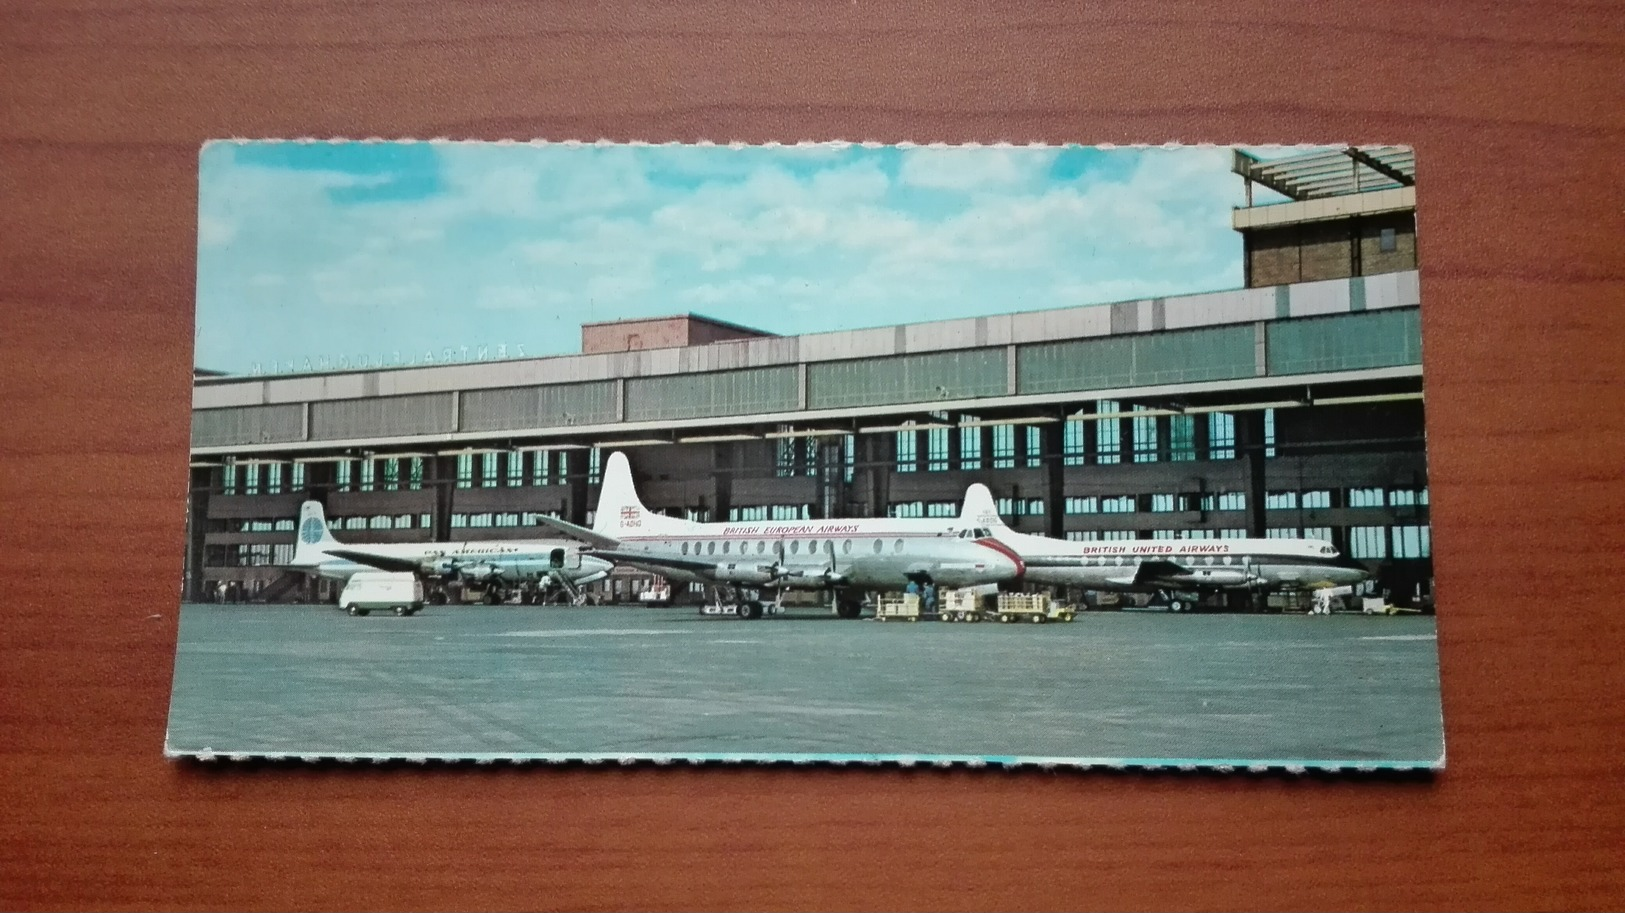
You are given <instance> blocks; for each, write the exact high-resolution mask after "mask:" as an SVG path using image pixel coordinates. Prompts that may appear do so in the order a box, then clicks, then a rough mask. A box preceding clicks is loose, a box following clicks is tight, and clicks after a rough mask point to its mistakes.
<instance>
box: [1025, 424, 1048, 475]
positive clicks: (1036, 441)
mask: <svg viewBox="0 0 1625 913" xmlns="http://www.w3.org/2000/svg"><path fill="white" fill-rule="evenodd" d="M1026 462H1027V468H1028V469H1037V468H1038V467H1040V466H1042V465H1044V432H1043V430H1042V429H1040V428H1039V427H1038V426H1037V425H1028V426H1027V461H1026Z"/></svg>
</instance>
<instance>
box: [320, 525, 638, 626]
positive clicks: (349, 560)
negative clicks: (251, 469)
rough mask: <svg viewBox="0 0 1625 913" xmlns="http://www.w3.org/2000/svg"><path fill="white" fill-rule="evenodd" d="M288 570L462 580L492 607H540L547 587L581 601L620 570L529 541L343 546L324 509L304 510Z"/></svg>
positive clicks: (573, 550) (546, 542) (554, 544)
mask: <svg viewBox="0 0 1625 913" xmlns="http://www.w3.org/2000/svg"><path fill="white" fill-rule="evenodd" d="M288 566H289V567H290V568H294V569H297V570H303V571H305V572H307V573H315V574H319V575H320V576H322V577H327V578H330V579H334V580H349V579H350V577H351V576H352V575H354V574H356V573H357V572H359V571H368V570H381V571H395V572H399V573H411V574H415V575H417V576H418V577H419V578H420V579H423V580H425V581H429V582H434V583H440V584H445V583H449V582H451V581H454V580H455V581H460V582H463V583H466V584H472V585H474V586H477V587H480V588H481V589H482V590H484V598H485V601H486V602H488V603H496V602H502V601H504V600H506V599H507V598H508V596H510V595H512V594H514V593H518V594H519V595H520V596H521V597H524V598H528V599H530V600H531V601H537V600H538V599H539V597H540V596H541V595H542V594H543V593H545V591H546V588H547V586H548V585H549V584H554V585H557V586H559V587H560V588H562V589H563V590H565V592H567V593H569V594H570V595H571V596H572V597H575V596H576V595H577V594H578V592H579V588H580V587H582V586H585V585H586V584H589V583H594V582H596V581H599V580H602V579H604V578H605V577H607V576H609V572H610V571H611V570H612V569H613V568H614V565H613V564H611V563H610V562H608V561H605V560H603V559H601V558H594V557H590V556H587V555H583V554H581V546H580V544H579V543H577V542H575V541H573V540H558V539H530V540H517V539H516V540H491V541H483V542H411V543H388V544H373V545H345V544H343V543H341V542H339V541H338V540H337V539H335V538H333V533H332V532H331V531H330V530H329V529H328V527H327V518H326V515H325V513H324V512H323V510H322V505H321V504H320V503H319V502H317V501H306V502H305V503H304V504H302V505H300V508H299V544H298V546H297V547H296V548H295V549H294V553H293V560H292V561H291V562H289V565H288Z"/></svg>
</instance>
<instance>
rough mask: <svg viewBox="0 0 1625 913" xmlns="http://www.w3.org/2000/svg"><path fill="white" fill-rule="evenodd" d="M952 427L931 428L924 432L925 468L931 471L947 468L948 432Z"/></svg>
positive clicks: (940, 470) (945, 469) (941, 470)
mask: <svg viewBox="0 0 1625 913" xmlns="http://www.w3.org/2000/svg"><path fill="white" fill-rule="evenodd" d="M952 431H953V429H952V428H932V429H931V430H929V431H927V432H926V434H925V459H926V466H925V468H926V469H928V470H930V471H932V472H945V471H947V469H948V434H949V433H950V432H952Z"/></svg>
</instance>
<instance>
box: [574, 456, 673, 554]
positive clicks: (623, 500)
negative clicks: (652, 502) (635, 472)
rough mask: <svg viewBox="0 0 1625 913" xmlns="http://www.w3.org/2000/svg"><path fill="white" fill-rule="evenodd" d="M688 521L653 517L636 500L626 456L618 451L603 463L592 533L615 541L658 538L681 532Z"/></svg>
mask: <svg viewBox="0 0 1625 913" xmlns="http://www.w3.org/2000/svg"><path fill="white" fill-rule="evenodd" d="M688 525H689V524H688V521H686V520H678V519H675V518H673V517H667V516H663V515H661V514H657V513H652V512H650V510H649V509H648V508H647V507H644V506H643V502H642V501H641V500H639V499H638V492H637V488H636V487H635V486H634V485H633V484H632V467H631V464H629V463H627V461H626V454H624V453H622V452H620V451H619V450H617V451H615V452H614V453H612V454H610V455H609V459H608V460H607V461H605V463H604V484H603V487H601V488H600V489H599V490H598V510H597V512H596V513H595V514H594V515H593V521H592V531H593V532H595V533H598V534H600V535H604V536H613V537H614V538H616V539H622V538H626V537H628V536H639V535H651V534H654V535H660V534H664V533H673V532H682V531H683V530H685V529H687V528H688Z"/></svg>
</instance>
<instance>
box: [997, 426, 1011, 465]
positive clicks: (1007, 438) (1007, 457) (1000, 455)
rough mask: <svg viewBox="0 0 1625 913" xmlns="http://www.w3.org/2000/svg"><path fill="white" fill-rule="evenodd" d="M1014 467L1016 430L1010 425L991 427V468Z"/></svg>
mask: <svg viewBox="0 0 1625 913" xmlns="http://www.w3.org/2000/svg"><path fill="white" fill-rule="evenodd" d="M1015 465H1016V429H1015V427H1014V426H1011V425H994V426H993V468H994V469H1011V468H1013V467H1014V466H1015Z"/></svg>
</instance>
